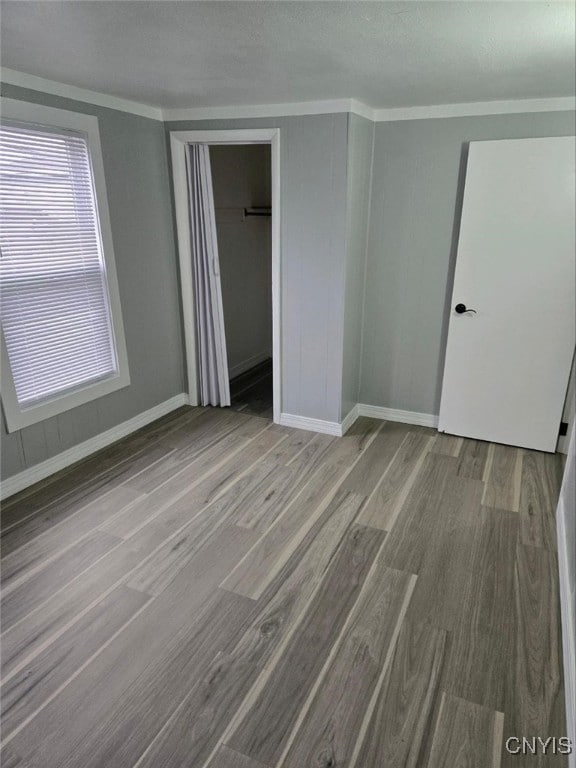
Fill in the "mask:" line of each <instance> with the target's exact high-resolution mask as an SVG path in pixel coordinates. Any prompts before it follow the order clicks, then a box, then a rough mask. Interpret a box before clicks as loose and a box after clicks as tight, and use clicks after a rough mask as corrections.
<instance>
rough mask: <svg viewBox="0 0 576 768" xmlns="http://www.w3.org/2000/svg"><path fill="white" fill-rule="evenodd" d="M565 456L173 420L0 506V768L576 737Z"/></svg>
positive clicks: (312, 759) (244, 765)
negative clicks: (560, 563) (558, 545)
mask: <svg viewBox="0 0 576 768" xmlns="http://www.w3.org/2000/svg"><path fill="white" fill-rule="evenodd" d="M561 471H562V461H561V459H560V457H558V456H553V455H547V454H542V453H537V452H531V451H524V450H520V449H516V448H510V447H505V446H501V445H492V444H489V443H483V442H477V441H475V440H465V439H460V438H455V437H450V436H447V435H441V434H438V433H436V432H435V431H434V430H431V429H425V428H421V427H411V426H408V425H403V424H395V423H390V422H388V423H386V422H379V421H375V420H370V419H365V418H362V419H359V420H358V421H357V422H356V424H355V425H354V426H353V427H352V429H351V430H350V431H349V433H348V434H347V435H346V436H345V437H343V438H334V437H329V436H326V435H318V434H314V433H311V432H305V431H300V430H295V429H289V428H285V427H279V426H276V425H273V424H272V423H271V422H270V421H268V420H266V419H263V418H260V417H257V416H250V415H245V414H243V413H237V412H234V411H231V410H230V409H203V408H185V409H181V410H180V411H178V412H175V413H174V414H171V415H170V416H168V417H165V418H164V419H162V420H161V421H159V422H156V423H155V424H153V425H150V426H148V427H146V428H145V429H143V430H141V431H140V432H138V433H136V434H134V435H132V436H130V437H129V438H126V439H125V440H123V441H121V442H119V443H117V444H115V445H114V446H111V447H109V448H107V449H106V450H104V451H102V452H101V453H100V454H98V455H96V456H94V457H91V458H90V459H88V460H85V461H84V462H82V463H80V464H78V465H76V466H75V467H73V468H71V469H69V470H68V471H66V472H63V473H60V474H59V475H58V476H56V477H54V478H52V479H51V480H47V481H44V482H43V483H41V484H39V485H38V486H36V487H35V488H33V489H30V490H29V491H25V492H22V493H21V494H19V495H18V496H17V497H13V499H12V500H8V502H7V503H6V504H5V505H4V509H3V516H2V517H3V537H2V543H3V546H2V554H3V559H2V583H3V607H2V665H3V678H4V684H3V689H2V705H3V740H4V751H3V763H2V764H3V766H4V768H278V767H280V766H282V768H344V767H345V766H346V767H347V768H351V767H352V766H354V767H355V768H400V767H401V766H402V767H403V766H412V767H413V768H464V766H466V767H467V768H491V767H494V766H503V767H504V768H515V767H517V766H518V767H519V766H521V767H522V768H524V767H525V766H530V767H531V766H540V765H544V766H546V765H550V766H565V765H566V763H565V758H564V757H562V756H556V757H554V756H548V757H546V758H543V757H542V756H532V757H530V756H528V757H522V756H520V757H519V756H514V755H510V754H508V753H507V752H506V751H505V749H504V746H503V745H504V744H505V742H506V739H507V738H508V737H510V736H518V737H522V736H527V737H533V736H542V737H547V736H564V735H565V730H566V726H565V722H564V704H563V683H562V669H561V658H562V653H561V640H560V631H559V603H558V578H557V560H556V549H555V540H556V539H555V523H554V508H555V504H556V497H557V494H558V490H559V484H560V478H561Z"/></svg>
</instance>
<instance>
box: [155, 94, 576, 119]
mask: <svg viewBox="0 0 576 768" xmlns="http://www.w3.org/2000/svg"><path fill="white" fill-rule="evenodd" d="M574 109H576V99H575V98H574V97H572V96H560V97H557V98H551V99H509V100H506V101H474V102H466V103H460V104H431V105H429V106H410V107H384V108H375V107H371V106H370V105H368V104H364V103H363V102H361V101H358V100H357V99H335V100H325V101H300V102H290V103H284V104H252V105H248V104H244V105H237V106H228V107H192V108H190V109H164V110H162V115H163V119H164V121H165V122H169V121H175V120H218V119H222V120H224V119H227V120H230V119H234V118H256V117H291V116H298V115H324V114H337V113H341V112H350V113H352V114H355V115H359V116H360V117H364V118H366V119H367V120H371V121H372V122H375V123H387V122H394V121H398V120H431V119H434V118H449V117H473V116H477V117H481V116H483V115H512V114H519V113H523V112H566V111H573V110H574Z"/></svg>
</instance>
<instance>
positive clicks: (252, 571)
mask: <svg viewBox="0 0 576 768" xmlns="http://www.w3.org/2000/svg"><path fill="white" fill-rule="evenodd" d="M365 434H367V435H368V439H364V435H365ZM376 434H377V430H376V429H375V428H374V425H373V424H372V423H371V422H369V421H368V422H363V423H361V424H360V426H359V431H358V433H357V434H353V435H352V436H351V437H350V439H349V440H347V439H341V440H340V441H338V443H337V444H335V443H333V442H332V443H330V444H329V445H328V447H327V450H326V451H324V450H322V451H321V453H320V455H316V456H315V457H314V460H313V461H311V463H310V465H309V466H310V468H312V469H313V472H310V473H309V474H308V476H309V478H310V479H309V481H308V484H307V485H305V486H304V488H303V489H302V492H301V493H299V494H296V495H295V497H294V498H293V499H292V500H291V501H290V502H288V503H287V504H286V506H285V508H284V510H283V511H282V513H281V514H279V515H278V518H277V520H276V524H273V525H272V526H271V527H270V529H269V530H268V531H266V533H265V534H264V536H263V537H262V538H261V539H259V541H258V542H257V543H256V544H255V545H254V547H253V549H252V550H251V551H250V552H249V553H248V554H247V555H246V557H245V558H244V560H242V561H241V562H240V563H239V564H238V566H237V567H236V568H235V569H234V571H232V573H231V574H230V575H229V576H228V578H227V579H226V580H225V581H224V582H223V583H222V587H224V588H225V589H230V590H232V591H235V592H237V593H238V594H241V595H245V596H246V597H252V598H253V599H257V598H259V597H261V596H262V594H263V593H264V591H265V590H266V589H267V587H268V586H269V585H270V584H271V583H272V581H273V580H274V578H275V577H276V576H277V575H278V573H280V572H281V571H282V569H283V567H284V565H285V564H286V563H287V562H288V560H289V559H290V557H291V556H292V554H293V553H294V552H295V551H296V550H297V549H298V547H299V545H300V543H301V542H302V541H303V540H304V538H305V537H306V535H307V533H308V532H309V531H310V530H311V529H312V527H313V526H314V525H315V523H316V522H317V521H318V519H319V518H320V517H321V515H322V514H323V513H324V510H325V509H326V507H327V506H328V505H329V504H330V502H331V501H332V499H334V497H335V496H336V493H337V492H338V490H339V488H340V487H341V485H342V482H343V481H344V480H345V479H346V477H347V475H348V473H350V472H352V471H353V470H354V467H355V466H356V464H357V462H359V461H360V460H361V458H362V457H363V455H364V451H365V450H367V449H368V448H369V447H370V445H371V444H372V441H373V440H374V439H375V437H376ZM288 466H290V467H292V466H293V463H289V465H288ZM296 490H297V491H299V490H300V484H299V486H298V488H297V489H296Z"/></svg>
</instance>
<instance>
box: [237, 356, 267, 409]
mask: <svg viewBox="0 0 576 768" xmlns="http://www.w3.org/2000/svg"><path fill="white" fill-rule="evenodd" d="M230 400H231V404H230V408H231V409H232V410H233V411H238V412H239V413H245V414H248V415H250V416H261V417H263V418H266V419H271V418H272V413H273V402H272V400H273V398H272V360H264V362H262V363H260V364H259V365H256V366H255V367H254V368H251V369H250V370H249V371H246V372H245V373H242V374H240V376H236V377H235V378H234V379H231V380H230Z"/></svg>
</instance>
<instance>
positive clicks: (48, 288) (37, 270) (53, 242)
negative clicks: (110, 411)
mask: <svg viewBox="0 0 576 768" xmlns="http://www.w3.org/2000/svg"><path fill="white" fill-rule="evenodd" d="M5 101H10V100H2V125H1V126H0V251H1V259H0V289H1V317H2V337H3V338H2V341H3V349H2V357H3V360H2V362H3V366H2V402H3V407H4V412H5V416H6V421H7V425H8V429H9V430H10V431H12V430H13V429H20V428H21V427H23V426H27V425H28V424H32V423H34V422H36V421H40V420H41V419H44V418H48V417H49V416H53V415H56V414H58V413H61V412H62V411H64V410H68V409H69V408H72V407H74V406H76V405H80V404H82V403H85V402H87V401H89V400H92V399H94V398H96V397H101V396H102V395H104V394H107V393H109V392H112V391H114V390H116V389H119V388H120V387H123V386H126V385H127V384H128V383H129V378H128V370H127V361H126V352H125V345H124V337H123V331H122V323H121V317H120V307H119V302H118V294H117V286H116V278H115V273H114V269H113V256H112V252H111V246H112V242H111V237H110V231H109V223H108V218H107V209H105V212H104V215H103V210H102V207H103V200H105V197H104V194H105V192H104V189H103V174H102V172H101V158H100V153H99V142H96V139H97V138H98V134H97V122H96V120H95V118H90V117H87V116H84V115H75V114H74V113H69V112H64V111H63V110H53V109H48V108H44V107H37V106H34V105H26V104H23V103H18V102H16V103H14V104H13V106H14V109H12V110H10V109H8V110H7V109H6V108H5V103H4V102H5ZM7 112H8V114H7ZM31 112H32V113H33V114H31ZM10 113H12V115H14V116H12V115H11V114H10ZM15 113H16V114H15ZM23 113H24V116H25V115H26V114H28V115H29V119H27V120H26V119H22V115H23ZM55 113H59V114H55ZM35 117H36V118H39V119H34V118H35ZM30 118H32V119H30ZM42 118H44V120H43V119H42ZM54 118H56V121H55V120H54ZM70 118H72V119H70ZM55 122H56V124H55ZM71 124H72V125H71ZM97 165H99V166H100V169H99V170H100V174H98V173H96V166H97ZM99 177H100V182H101V183H100V189H98V186H99V185H98V180H99Z"/></svg>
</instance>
